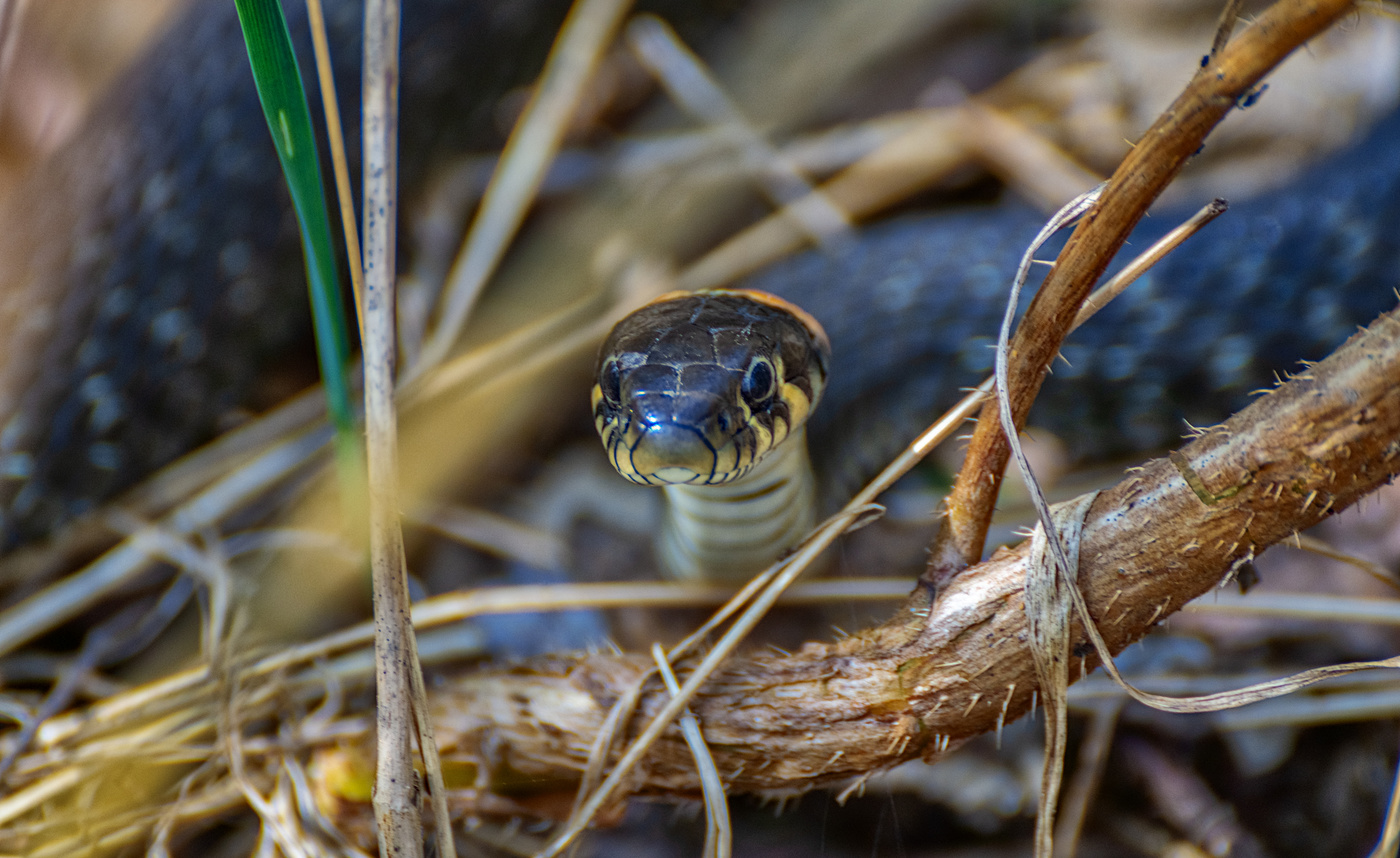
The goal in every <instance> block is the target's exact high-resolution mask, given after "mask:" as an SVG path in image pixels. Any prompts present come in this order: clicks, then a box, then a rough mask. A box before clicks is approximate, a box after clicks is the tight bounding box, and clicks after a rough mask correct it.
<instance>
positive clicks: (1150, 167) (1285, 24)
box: [924, 0, 1355, 587]
mask: <svg viewBox="0 0 1400 858" xmlns="http://www.w3.org/2000/svg"><path fill="white" fill-rule="evenodd" d="M1353 8H1355V3H1354V2H1353V0H1280V2H1278V3H1275V4H1274V5H1273V6H1271V7H1269V8H1268V9H1267V10H1266V11H1265V12H1264V13H1263V14H1262V15H1260V16H1259V18H1258V19H1257V20H1256V21H1255V23H1254V25H1253V26H1251V27H1250V28H1249V29H1247V30H1245V31H1244V32H1243V33H1241V34H1239V36H1237V37H1236V38H1235V39H1234V41H1232V42H1231V43H1230V44H1229V45H1228V46H1226V48H1225V49H1224V50H1223V51H1222V52H1221V53H1220V54H1219V55H1218V56H1217V57H1215V59H1214V60H1213V61H1212V62H1210V63H1209V64H1208V65H1206V66H1205V67H1203V68H1201V69H1200V70H1198V71H1197V73H1196V75H1195V77H1194V78H1193V79H1192V80H1191V83H1190V84H1189V85H1188V86H1187V88H1186V90H1185V91H1184V92H1183V93H1182V94H1181V95H1180V96H1179V97H1178V98H1177V100H1176V101H1175V102H1174V103H1173V104H1172V106H1171V107H1169V108H1168V109H1167V110H1166V111H1165V112H1164V113H1163V114H1162V116H1161V117H1160V118H1159V119H1158V120H1157V122H1156V123H1154V124H1153V126H1152V128H1150V129H1148V131H1147V133H1145V134H1144V135H1143V137H1142V139H1141V140H1140V141H1138V144H1137V145H1136V146H1135V147H1134V148H1133V150H1132V151H1131V152H1129V153H1128V156H1127V157H1126V158H1124V160H1123V163H1122V164H1121V165H1120V166H1119V168H1118V169H1117V171H1115V172H1114V174H1113V177H1112V178H1111V179H1110V180H1109V183H1108V187H1107V188H1105V189H1104V192H1103V195H1102V196H1101V197H1100V199H1099V202H1098V205H1097V206H1096V208H1095V209H1094V210H1093V211H1091V212H1089V213H1088V214H1087V215H1085V217H1084V218H1083V220H1082V221H1081V222H1080V225H1079V227H1078V228H1077V229H1076V230H1075V232H1074V234H1073V235H1072V236H1071V237H1070V239H1069V241H1068V242H1067V243H1066V245H1065V248H1064V250H1063V251H1062V252H1061V253H1060V257H1059V260H1058V261H1057V262H1056V263H1055V267H1054V268H1052V269H1051V271H1050V273H1049V274H1048V275H1047V276H1046V278H1045V282H1044V284H1043V285H1042V286H1041V288H1040V290H1039V291H1038V292H1037V293H1036V296H1035V298H1034V300H1033V301H1032V302H1031V305H1030V308H1029V309H1028V310H1027V311H1026V315H1025V317H1024V319H1023V320H1022V322H1021V324H1020V326H1019V327H1018V328H1017V330H1016V336H1015V338H1014V339H1013V341H1012V343H1011V353H1012V361H1013V362H1012V365H1011V379H1012V387H1011V390H1010V396H1011V404H1012V411H1013V413H1014V415H1015V417H1016V425H1017V427H1018V428H1019V427H1020V426H1022V425H1023V424H1024V422H1025V419H1026V414H1027V413H1028V412H1029V411H1030V406H1031V403H1032V402H1033V401H1034V399H1035V395H1036V394H1037V393H1038V392H1039V391H1040V385H1041V383H1042V382H1043V381H1044V379H1045V375H1046V373H1047V372H1048V371H1049V367H1050V364H1051V362H1052V361H1053V359H1054V357H1055V355H1056V354H1057V353H1058V352H1059V349H1060V344H1061V343H1062V342H1063V341H1064V337H1065V335H1066V334H1067V333H1068V331H1069V330H1070V325H1071V322H1072V320H1073V318H1074V315H1075V313H1076V312H1077V310H1078V308H1079V305H1080V304H1081V303H1082V302H1083V300H1084V297H1085V296H1086V295H1088V293H1089V290H1090V288H1092V286H1093V284H1094V281H1095V280H1097V279H1098V278H1099V276H1100V275H1101V274H1103V271H1104V269H1105V268H1107V267H1108V263H1109V261H1110V260H1111V259H1112V258H1113V255H1114V254H1115V253H1116V252H1117V251H1118V249H1119V247H1121V246H1122V244H1123V242H1124V240H1126V239H1127V237H1128V235H1129V233H1131V232H1132V230H1133V227H1134V226H1136V225H1137V222H1138V220H1139V219H1140V218H1141V217H1142V215H1143V213H1144V212H1145V211H1146V210H1147V207H1148V205H1150V204H1151V202H1152V201H1153V200H1155V199H1156V198H1157V196H1158V194H1160V193H1161V192H1162V190H1163V189H1164V188H1165V187H1166V185H1167V183H1168V182H1170V181H1171V179H1172V178H1173V177H1174V176H1175V175H1176V174H1177V173H1178V172H1179V171H1180V169H1181V166H1182V165H1183V164H1184V163H1185V161H1186V159H1187V158H1188V157H1189V156H1190V155H1191V154H1192V153H1193V152H1195V151H1196V150H1197V149H1199V148H1200V146H1201V143H1202V142H1203V141H1204V140H1205V136H1206V134H1207V133H1208V132H1209V131H1210V130H1211V129H1212V128H1213V127H1215V125H1216V124H1217V123H1218V122H1219V121H1220V120H1221V119H1223V118H1224V116H1225V114H1226V113H1228V112H1229V111H1230V109H1231V108H1232V107H1234V105H1235V102H1236V100H1237V99H1238V98H1240V97H1241V96H1243V95H1244V94H1245V93H1247V92H1248V91H1249V90H1250V89H1251V88H1252V87H1253V86H1254V85H1255V84H1256V83H1257V82H1258V81H1259V79H1260V78H1262V77H1263V76H1264V75H1265V74H1267V73H1268V72H1269V71H1270V70H1271V69H1273V67H1274V66H1276V65H1277V64H1278V63H1279V62H1281V61H1282V60H1283V59H1284V57H1286V56H1287V55H1288V54H1289V53H1290V52H1291V51H1293V50H1294V49H1295V48H1297V47H1298V46H1299V45H1301V44H1303V43H1304V42H1306V41H1307V40H1308V39H1310V38H1312V37H1313V36H1315V35H1317V34H1318V33H1320V32H1322V31H1323V30H1325V29H1326V28H1327V27H1328V26H1330V25H1331V24H1332V23H1333V22H1334V21H1336V20H1337V19H1339V18H1340V17H1342V16H1343V15H1345V14H1346V13H1347V12H1349V11H1351V10H1352V9H1353ZM1007 457H1008V449H1007V445H1006V440H1005V438H1004V437H1003V436H1002V434H1001V425H1000V421H999V420H998V418H997V409H996V407H995V405H991V406H988V407H985V408H984V409H983V415H982V419H981V420H979V421H978V425H977V428H976V429H975V430H974V432H973V436H972V441H971V443H970V444H969V445H968V452H967V459H966V463H965V465H964V467H963V469H962V472H961V474H960V475H959V479H958V481H957V483H956V485H955V486H954V487H953V492H952V493H951V494H950V495H949V497H948V500H947V502H946V506H945V509H946V511H947V516H946V518H945V519H944V521H943V525H942V527H941V529H940V531H939V534H938V537H937V538H936V540H935V542H934V548H933V552H932V555H931V557H930V560H929V568H928V570H927V571H926V572H925V575H924V579H925V581H926V582H927V583H928V584H930V585H932V586H935V587H938V586H942V585H944V584H946V583H947V582H948V580H949V579H950V578H952V577H953V576H954V575H956V574H957V573H958V571H959V570H961V569H963V568H965V567H966V566H968V565H969V564H971V563H974V562H976V560H977V558H979V557H981V555H982V546H983V543H984V542H985V540H986V535H987V527H988V524H989V522H990V521H991V515H992V510H993V507H994V505H995V503H996V497H997V493H998V491H999V489H1000V488H1001V480H1002V477H1003V475H1004V472H1005V469H1006V462H1007Z"/></svg>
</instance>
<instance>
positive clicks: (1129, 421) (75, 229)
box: [0, 0, 1400, 547]
mask: <svg viewBox="0 0 1400 858" xmlns="http://www.w3.org/2000/svg"><path fill="white" fill-rule="evenodd" d="M291 5H292V6H293V7H295V6H296V5H297V4H291ZM356 5H357V4H355V3H353V2H351V0H337V2H334V3H331V4H329V9H328V18H329V22H330V24H331V27H332V30H333V33H332V39H333V42H334V43H335V44H337V45H339V46H340V50H339V51H338V52H337V54H336V56H337V57H338V58H339V60H340V61H341V62H340V67H339V69H338V71H337V76H338V79H339V81H340V83H339V88H340V95H341V98H342V100H343V101H344V104H343V105H342V112H343V113H344V114H345V115H347V116H354V115H356V111H355V108H354V106H353V104H352V101H353V99H354V98H355V95H356V93H357V86H356V85H355V72H354V71H353V64H354V61H355V45H356V44H357V42H358V24H357V19H356V15H355V13H354V8H355V6H356ZM564 5H565V4H564V3H562V2H556V0H530V2H517V3H489V2H463V0H417V2H413V3H408V4H406V8H405V15H404V25H403V26H404V36H403V52H404V61H403V68H404V77H403V81H402V83H403V88H404V96H403V99H404V104H403V110H402V115H403V117H404V121H405V122H406V123H407V126H406V127H405V129H404V131H403V143H402V146H401V162H402V163H401V167H402V169H403V172H404V174H405V177H404V181H403V184H404V185H405V186H406V187H412V186H413V185H414V183H415V182H416V180H417V179H418V178H419V177H421V176H422V174H423V173H424V171H425V168H426V165H427V164H429V163H430V162H431V161H432V160H434V158H435V156H437V155H439V154H441V153H442V152H444V151H449V150H458V149H460V148H462V147H463V146H473V145H477V146H480V145H484V144H487V143H488V142H489V141H490V138H491V134H490V133H489V132H488V133H483V132H481V131H480V129H481V128H482V127H488V128H489V127H490V125H491V123H490V122H489V121H486V120H487V119H488V118H489V115H490V112H491V110H492V109H493V105H494V102H493V99H492V97H491V95H492V94H493V93H495V94H499V93H500V92H502V91H503V90H504V89H505V88H507V87H508V86H510V85H512V84H514V83H517V82H520V81H522V80H524V79H525V77H526V76H527V75H528V74H530V73H532V72H533V71H534V70H535V69H537V68H538V67H539V62H540V58H541V56H542V55H543V52H544V50H545V49H546V48H547V41H548V40H547V39H546V40H540V39H536V38H533V37H531V38H526V36H525V34H526V33H539V32H551V31H552V24H551V21H552V20H557V18H558V17H560V16H562V14H563V12H564ZM292 29H293V31H294V33H298V34H301V33H304V26H303V25H302V23H301V22H299V21H296V20H294V21H293V27H292ZM307 55H309V54H307ZM1397 149H1400V119H1397V118H1396V117H1392V118H1390V119H1388V120H1386V121H1384V122H1383V123H1382V124H1381V126H1380V127H1379V128H1378V129H1377V130H1376V131H1374V132H1373V133H1371V134H1370V135H1369V136H1368V137H1367V138H1366V139H1365V140H1364V141H1363V142H1361V143H1359V144H1357V145H1354V146H1352V147H1351V148H1350V149H1348V150H1347V151H1346V152H1344V153H1342V154H1340V155H1338V156H1335V157H1333V158H1331V159H1329V160H1327V161H1326V162H1325V163H1324V164H1322V165H1320V166H1319V167H1317V168H1315V169H1314V170H1312V171H1311V172H1310V173H1309V174H1308V175H1307V176H1305V177H1304V178H1302V179H1300V180H1299V181H1297V182H1295V183H1293V184H1292V185H1291V186H1290V187H1289V188H1288V189H1286V190H1281V191H1279V192H1276V193H1272V194H1268V195H1264V196H1262V197H1260V198H1258V199H1256V200H1254V201H1253V202H1251V203H1248V204H1246V205H1242V206H1236V207H1235V209H1234V210H1232V212H1231V213H1230V214H1229V215H1227V216H1226V218H1225V219H1224V220H1222V221H1220V222H1217V224H1215V225H1213V226H1212V227H1210V228H1209V229H1208V230H1207V231H1206V233H1205V234H1203V235H1202V236H1200V237H1198V238H1196V239H1193V240H1192V242H1191V243H1189V244H1188V245H1187V247H1186V248H1184V249H1183V250H1182V251H1180V252H1178V254H1176V255H1175V256H1173V257H1172V258H1171V259H1170V260H1169V261H1168V262H1167V263H1166V264H1165V265H1164V266H1162V267H1160V268H1159V269H1158V270H1156V271H1155V272H1154V273H1153V274H1151V275H1150V276H1149V280H1148V282H1147V283H1145V284H1141V285H1139V286H1137V287H1134V289H1133V290H1132V292H1130V293H1129V295H1128V296H1127V297H1126V298H1125V299H1123V300H1120V301H1118V302H1116V303H1115V304H1114V305H1112V306H1110V308H1109V309H1108V310H1107V311H1105V313H1104V314H1102V317H1101V318H1100V319H1099V320H1097V321H1095V322H1094V323H1093V324H1092V325H1091V326H1090V327H1088V328H1086V329H1084V330H1082V331H1081V332H1079V333H1078V334H1076V335H1075V337H1074V338H1073V339H1072V340H1071V342H1070V344H1069V345H1067V347H1066V349H1065V355H1066V357H1067V358H1068V360H1069V365H1068V367H1062V368H1061V369H1059V370H1058V371H1057V372H1058V375H1057V377H1056V378H1055V379H1053V380H1052V381H1051V383H1050V384H1049V385H1048V386H1047V389H1046V394H1045V395H1044V396H1043V397H1042V404H1041V406H1040V409H1039V411H1038V413H1037V415H1034V416H1033V421H1032V422H1033V423H1039V424H1041V425H1049V426H1051V427H1052V428H1056V429H1059V430H1061V434H1062V435H1063V437H1065V439H1066V440H1067V441H1068V442H1069V443H1070V444H1071V446H1072V448H1073V449H1074V450H1075V451H1076V452H1079V453H1087V452H1111V451H1121V450H1124V449H1142V448H1144V447H1149V446H1156V445H1159V444H1161V443H1163V442H1164V441H1166V440H1169V439H1170V438H1171V437H1173V436H1175V435H1177V434H1179V433H1180V431H1181V424H1180V422H1179V421H1180V418H1181V417H1183V416H1184V417H1189V418H1191V419H1193V422H1204V421H1208V420H1213V419H1217V418H1218V417H1220V416H1222V415H1223V414H1224V413H1225V412H1226V411H1227V410H1228V409H1229V408H1231V407H1234V406H1236V405H1238V404H1239V403H1240V402H1241V401H1242V399H1243V397H1244V396H1245V394H1246V393H1247V392H1248V391H1249V390H1250V389H1252V388H1255V387H1259V386H1261V385H1262V384H1265V383H1267V382H1268V380H1269V379H1270V378H1271V375H1272V373H1274V372H1281V371H1284V370H1286V369H1287V368H1289V367H1290V366H1292V365H1293V362H1294V361H1296V360H1298V359H1303V358H1317V357H1320V356H1321V355H1322V354H1323V353H1325V352H1326V351H1327V350H1328V349H1330V348H1331V347H1333V346H1335V345H1336V344H1337V343H1338V342H1340V341H1341V340H1342V339H1344V338H1345V336H1346V335H1347V334H1348V333H1349V332H1350V330H1351V329H1352V327H1353V326H1354V325H1356V324H1360V323H1364V322H1366V321H1368V320H1369V319H1370V318H1371V317H1372V316H1373V315H1374V314H1375V313H1376V312H1377V311H1379V310H1381V309H1383V308H1384V307H1386V306H1388V304H1389V303H1390V302H1392V301H1393V295H1392V291H1391V290H1392V289H1394V288H1395V286H1396V284H1397V281H1400V277H1397V274H1396V270H1397V259H1400V250H1398V249H1397V241H1400V210H1398V209H1397V207H1400V152H1398V151H1397ZM277 175H278V174H277V169H276V159H275V155H274V154H273V151H272V148H271V146H270V143H269V142H268V140H267V138H266V128H265V126H264V125H263V122H262V119H261V113H260V110H259V108H258V105H257V103H256V96H255V94H254V93H253V90H252V89H251V85H250V77H249V75H248V72H247V66H246V57H245V56H244V54H243V51H242V47H241V44H240V42H239V41H238V32H237V26H236V21H235V16H234V11H233V8H232V4H230V3H227V2H225V0H197V2H195V4H194V7H193V8H192V9H191V10H190V11H189V13H188V14H187V15H186V16H185V17H184V18H183V19H182V23H180V24H178V25H176V27H175V28H174V29H172V31H171V34H170V35H169V36H168V37H167V38H165V39H164V40H163V41H162V42H161V44H160V45H159V46H158V47H157V48H156V50H155V51H154V52H153V53H152V54H151V55H150V56H149V57H148V58H147V59H146V60H145V61H144V62H143V64H142V65H141V67H140V68H139V69H137V70H136V71H134V72H133V73H132V74H131V75H130V76H129V77H128V79H127V80H126V81H125V83H124V84H122V85H121V86H120V87H119V88H118V89H117V90H116V91H115V92H114V94H113V96H112V97H111V98H110V99H109V100H108V102H107V103H106V104H105V105H104V106H103V107H102V108H101V109H100V110H99V111H98V112H97V113H96V114H95V115H94V116H93V117H92V119H91V121H90V122H89V130H88V132H87V133H84V134H83V135H81V137H80V139H79V141H78V142H77V143H75V144H74V145H72V146H70V147H69V148H68V150H67V151H65V152H64V153H62V154H60V155H59V156H58V157H57V158H56V159H55V161H54V163H53V165H52V166H51V168H50V169H49V170H48V171H47V173H46V175H45V176H42V177H40V178H38V179H36V180H35V182H34V184H33V185H32V186H31V187H30V188H29V189H28V191H22V192H21V194H20V195H19V196H20V198H21V199H29V200H35V199H41V198H49V197H55V196H61V197H65V198H66V199H67V203H66V206H65V207H64V208H63V209H62V210H60V211H58V212H56V213H49V214H45V213H44V211H43V210H42V209H41V210H40V211H39V213H38V214H37V215H36V216H35V217H34V218H33V219H32V223H31V224H29V228H28V229H26V230H22V231H21V233H22V234H16V235H6V236H4V237H0V241H3V242H4V245H3V247H0V257H3V258H4V259H5V260H6V261H7V263H6V266H5V267H6V271H5V273H4V276H5V279H6V284H5V286H6V289H7V292H6V293H5V297H4V301H3V303H0V342H3V349H4V355H3V358H4V363H3V367H0V477H2V478H3V482H0V507H3V523H2V524H3V545H4V546H6V547H8V546H13V545H15V544H16V543H18V542H21V541H23V540H25V539H30V538H34V537H38V536H42V535H44V534H46V533H48V532H50V531H51V530H52V528H53V527H54V526H55V525H56V524H58V523H60V522H62V521H64V520H66V519H68V518H71V517H72V516H73V515H75V514H77V513H80V512H82V511H83V510H85V509H88V508H90V507H91V506H92V505H93V504H95V503H97V502H99V501H100V500H102V499H104V498H107V497H110V496H111V495H112V494H114V493H115V492H117V491H119V490H121V489H122V488H123V487H125V486H128V485H130V484H131V483H132V482H133V481H134V480H136V479H138V478H139V477H140V476H142V475H144V474H145V473H147V472H149V471H150V470H151V469H153V468H154V467H157V466H158V465H160V464H162V463H164V462H166V461H169V460H170V459H171V458H173V457H174V456H175V455H178V454H179V453H180V452H182V451H183V450H185V449H188V447H189V446H190V445H192V444H194V443H197V442H198V441H200V440H203V439H205V438H207V437H208V436H209V435H210V434H211V433H212V432H213V431H214V429H215V428H216V423H217V419H218V417H219V415H220V414H222V413H225V412H227V411H228V410H229V409H230V408H232V407H234V406H236V405H238V404H241V403H244V402H246V400H247V397H248V395H249V391H250V388H251V386H252V384H253V381H254V379H255V378H256V377H257V374H258V370H259V368H260V367H261V366H264V365H266V363H267V362H268V360H269V359H271V358H272V357H273V356H275V355H280V354H283V353H284V352H285V350H286V348H287V347H288V344H289V343H290V342H292V341H295V340H296V339H298V335H297V334H296V333H295V331H296V329H297V328H298V327H299V325H300V324H301V320H302V319H304V309H303V307H304V292H303V289H304V286H303V278H302V271H301V264H300V259H299V255H298V249H297V241H296V238H295V233H294V230H293V221H292V218H291V216H290V214H289V212H288V209H287V206H286V201H285V195H284V194H283V192H282V191H281V190H280V182H279V180H278V178H277ZM1039 223H1040V220H1039V217H1038V216H1037V215H1036V214H1035V213H1033V212H1032V211H1030V210H1029V209H1026V208H1022V207H1018V206H1017V205H1015V204H1012V203H1004V204H1001V205H998V206H995V207H990V208H986V209H980V210H962V211H955V212H949V213H945V214H938V215H932V216H920V217H906V218H903V219H899V220H895V221H892V222H890V223H886V224H882V225H877V226H873V227H871V228H869V229H866V230H864V231H862V233H861V234H860V236H859V238H858V239H857V240H855V241H853V242H851V243H849V244H847V245H845V246H842V247H841V248H840V249H839V250H838V251H836V252H833V253H811V254H807V255H805V256H802V257H799V258H796V259H794V260H791V261H788V262H785V263H781V264H778V265H776V266H774V267H772V268H770V269H768V270H767V271H765V272H762V273H761V274H759V275H758V276H756V277H755V278H753V279H751V280H750V281H749V283H748V284H747V285H748V286H749V287H751V288H754V289H759V290H763V291H767V292H770V293H773V294H776V295H779V296H782V297H784V298H786V299H787V300H789V301H792V302H793V303H796V304H799V305H801V306H804V307H806V308H807V310H808V311H810V312H811V313H812V315H813V316H815V317H816V319H817V320H818V321H819V322H820V323H821V325H823V326H824V327H825V328H826V330H827V332H828V333H829V335H830V339H831V346H832V353H833V361H834V362H833V365H832V372H831V379H830V383H829V384H828V385H827V387H826V392H825V395H824V398H825V404H824V406H823V408H821V409H820V410H819V411H818V412H816V413H815V414H814V415H813V417H812V419H811V420H810V421H809V422H808V428H807V432H808V434H809V435H810V437H811V441H812V446H813V449H814V451H815V458H816V460H817V468H818V472H819V475H820V478H821V483H822V485H823V486H825V487H826V488H825V490H826V491H827V492H828V493H829V494H831V493H835V492H838V491H839V490H840V487H844V486H847V485H849V484H850V482H851V480H852V479H854V478H856V477H857V476H859V475H861V474H863V473H865V472H867V471H868V470H869V468H870V466H871V465H873V464H877V463H878V462H879V460H880V459H881V458H882V457H883V456H885V455H886V454H887V453H888V452H889V451H890V450H891V449H893V448H895V447H897V446H899V445H901V444H902V443H904V441H905V440H907V437H908V435H909V433H910V432H911V431H912V430H913V426H914V425H915V424H916V423H919V422H920V421H923V420H924V419H925V418H926V416H927V415H928V414H929V413H931V412H932V411H933V410H936V409H937V408H938V407H939V406H940V405H941V404H946V403H947V401H948V399H949V398H950V397H952V396H955V395H956V391H957V388H958V387H959V385H962V384H966V383H967V382H969V381H971V380H975V379H976V378H977V377H978V376H979V375H980V374H982V373H984V372H985V371H986V370H987V369H988V368H989V367H990V362H991V353H990V351H989V350H988V349H987V344H988V343H989V341H990V337H991V333H992V331H993V330H994V319H995V317H996V316H997V314H998V313H999V312H1000V310H999V304H1000V301H1001V297H1002V294H1003V291H1004V288H1005V286H1006V283H1007V282H1008V279H1009V275H1010V270H1011V267H1012V266H1013V264H1014V261H1015V259H1016V258H1017V256H1018V255H1019V253H1020V250H1021V248H1022V247H1023V245H1024V243H1025V240H1026V239H1027V237H1028V236H1030V235H1031V234H1033V233H1034V232H1035V230H1036V229H1037V228H1038V226H1039ZM1173 223H1174V218H1173V217H1172V216H1170V215H1159V216H1158V217H1157V218H1155V219H1154V220H1152V221H1151V222H1150V223H1149V224H1148V225H1147V226H1145V227H1144V228H1143V230H1141V231H1140V235H1142V236H1143V238H1144V239H1145V238H1146V237H1147V236H1146V233H1147V232H1151V231H1154V230H1157V231H1160V229H1163V228H1166V227H1168V226H1170V225H1172V224H1173ZM14 260H20V261H21V262H19V263H18V264H17V263H15V262H14ZM36 308H37V309H36ZM1069 382H1073V384H1070V383H1069ZM794 434H801V433H800V431H798V432H796V433H794Z"/></svg>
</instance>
